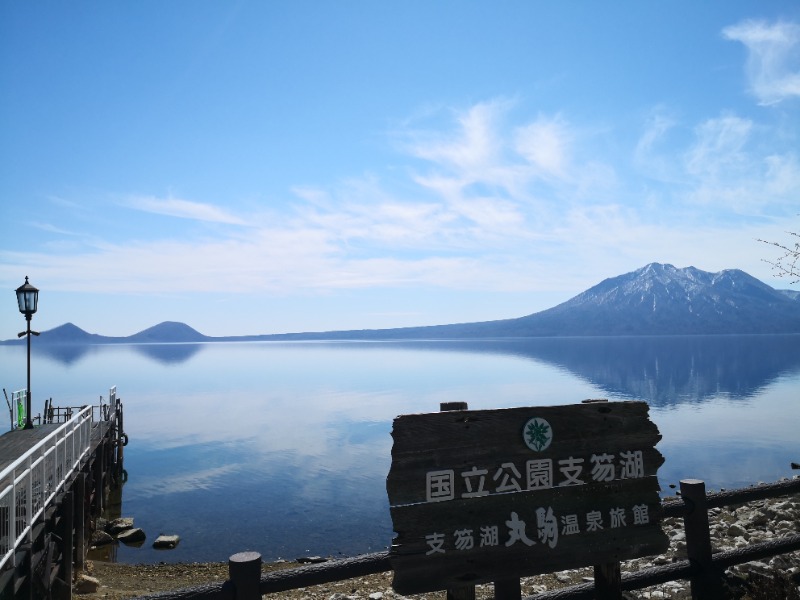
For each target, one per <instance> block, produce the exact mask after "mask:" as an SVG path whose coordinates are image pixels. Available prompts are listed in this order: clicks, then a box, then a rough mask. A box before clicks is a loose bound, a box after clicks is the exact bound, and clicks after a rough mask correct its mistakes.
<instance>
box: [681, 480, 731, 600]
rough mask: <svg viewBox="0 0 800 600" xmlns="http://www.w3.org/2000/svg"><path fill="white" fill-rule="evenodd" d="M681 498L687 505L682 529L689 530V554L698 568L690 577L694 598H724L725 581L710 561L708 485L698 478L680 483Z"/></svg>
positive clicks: (687, 551)
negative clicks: (723, 581) (723, 584)
mask: <svg viewBox="0 0 800 600" xmlns="http://www.w3.org/2000/svg"><path fill="white" fill-rule="evenodd" d="M680 483H681V497H682V498H683V502H684V504H685V505H686V506H685V511H686V512H685V513H684V516H683V527H684V529H685V531H686V554H687V555H688V558H689V562H690V563H692V565H694V566H696V567H697V568H698V573H697V574H696V575H694V576H692V578H691V584H692V598H693V599H694V600H700V599H703V598H720V597H722V578H721V577H720V573H719V572H718V570H717V569H715V568H714V565H713V563H712V562H711V532H710V531H709V529H708V504H707V502H706V484H705V483H704V482H703V481H701V480H699V479H682V480H681V482H680Z"/></svg>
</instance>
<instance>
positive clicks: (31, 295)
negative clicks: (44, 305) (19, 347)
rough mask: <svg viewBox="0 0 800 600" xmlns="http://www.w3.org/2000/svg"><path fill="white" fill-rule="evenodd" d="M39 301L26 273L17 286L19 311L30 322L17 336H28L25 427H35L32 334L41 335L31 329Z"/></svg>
mask: <svg viewBox="0 0 800 600" xmlns="http://www.w3.org/2000/svg"><path fill="white" fill-rule="evenodd" d="M38 303H39V290H37V289H36V288H35V287H33V286H32V285H31V284H30V283H28V277H27V275H26V276H25V283H23V284H22V285H21V286H19V287H18V288H17V304H19V312H21V313H22V314H23V315H25V320H26V321H27V322H28V330H27V331H23V332H22V333H20V334H18V335H17V337H22V336H23V335H27V336H28V389H27V391H26V392H25V427H23V429H33V421H31V335H39V332H38V331H31V317H32V316H33V313H35V312H36V305H37V304H38Z"/></svg>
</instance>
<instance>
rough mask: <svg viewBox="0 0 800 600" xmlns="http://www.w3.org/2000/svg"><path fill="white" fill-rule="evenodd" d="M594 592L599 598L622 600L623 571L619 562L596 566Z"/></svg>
mask: <svg viewBox="0 0 800 600" xmlns="http://www.w3.org/2000/svg"><path fill="white" fill-rule="evenodd" d="M594 593H595V598H597V600H622V573H621V572H620V564H619V562H610V563H603V564H602V565H595V566H594Z"/></svg>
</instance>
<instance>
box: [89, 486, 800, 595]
mask: <svg viewBox="0 0 800 600" xmlns="http://www.w3.org/2000/svg"><path fill="white" fill-rule="evenodd" d="M709 524H710V530H711V541H712V547H713V548H714V550H715V551H722V550H732V549H735V548H742V547H744V546H747V545H748V544H752V543H756V542H761V541H766V540H769V539H772V538H775V537H780V536H783V535H789V534H797V533H800V494H794V495H790V496H784V497H780V498H773V499H770V500H758V501H755V502H750V503H747V504H740V505H734V506H729V507H726V508H714V509H711V510H710V511H709ZM662 526H663V528H664V531H665V532H666V533H667V535H668V537H669V538H670V546H669V549H668V551H667V552H665V553H664V554H662V555H658V556H648V557H644V558H639V559H634V560H630V561H625V562H623V563H622V572H623V573H626V572H636V571H639V570H641V569H645V568H650V567H654V566H658V565H668V564H671V563H673V562H676V561H680V560H685V558H686V542H685V534H684V532H683V523H682V519H680V518H675V517H670V518H666V519H663V520H662ZM332 560H333V559H332ZM299 566H303V565H302V564H301V563H299V562H297V561H277V562H272V563H264V564H263V565H262V572H264V573H267V572H271V571H275V570H281V569H290V568H296V567H299ZM85 574H86V575H89V576H91V577H94V578H96V580H97V581H98V583H99V587H97V589H96V591H93V592H91V593H79V590H77V589H76V590H75V597H76V598H78V599H85V600H128V599H130V598H135V597H138V596H143V595H149V594H156V593H160V592H166V591H174V590H179V589H185V588H191V587H197V586H200V585H206V584H213V583H220V584H221V583H222V582H224V581H226V580H227V578H228V564H227V562H225V563H159V564H152V565H146V564H140V565H129V564H121V563H107V562H100V561H87V569H86V570H85ZM592 578H593V570H592V568H591V567H588V568H582V569H570V570H566V571H562V572H558V573H548V574H544V575H536V576H533V577H525V578H522V594H523V596H529V595H535V594H539V593H542V592H545V591H549V590H554V589H559V588H564V587H569V586H571V585H576V584H580V583H585V582H586V580H587V579H588V580H592ZM391 582H392V572H391V571H388V572H385V573H378V574H375V575H368V576H364V577H357V578H354V579H347V580H342V581H336V582H331V583H327V584H321V585H316V586H310V587H307V588H299V589H296V590H290V591H286V592H281V593H278V594H271V595H269V596H268V597H274V598H287V599H292V600H382V599H383V600H390V599H396V598H402V596H400V595H398V594H395V592H394V591H393V590H392V588H391ZM726 585H727V587H728V588H729V591H730V595H729V596H728V597H730V598H741V599H747V600H750V599H752V600H758V599H762V598H763V599H773V598H774V599H775V600H787V599H790V598H797V599H800V587H798V586H800V551H797V552H792V553H789V554H783V555H778V556H774V557H771V558H767V559H764V560H763V561H753V562H749V563H745V564H742V565H737V566H735V567H732V568H730V569H728V570H727V571H726ZM626 594H627V595H625V597H626V598H632V599H634V598H635V599H648V600H649V599H653V598H671V599H675V600H684V599H689V598H691V591H690V588H689V582H688V581H683V580H680V581H671V582H668V583H665V584H662V585H659V586H654V587H650V588H644V589H641V590H635V591H633V592H626ZM770 594H772V595H770ZM493 596H494V587H493V586H492V585H491V584H485V585H479V586H476V600H484V599H489V598H492V597H493ZM413 598H418V599H420V600H427V599H431V600H433V599H436V600H438V599H444V598H445V592H433V593H427V594H419V595H416V596H413Z"/></svg>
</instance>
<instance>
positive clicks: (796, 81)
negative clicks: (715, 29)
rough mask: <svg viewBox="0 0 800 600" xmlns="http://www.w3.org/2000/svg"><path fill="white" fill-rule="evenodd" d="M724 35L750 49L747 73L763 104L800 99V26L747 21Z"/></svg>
mask: <svg viewBox="0 0 800 600" xmlns="http://www.w3.org/2000/svg"><path fill="white" fill-rule="evenodd" d="M722 34H723V36H724V37H725V38H726V39H729V40H734V41H738V42H741V43H742V44H744V45H745V46H746V47H747V63H746V73H747V77H748V80H749V84H750V89H751V91H752V93H753V94H754V95H755V96H756V98H758V101H759V103H760V104H765V105H770V104H777V103H779V102H782V101H784V100H787V99H791V98H797V97H799V96H800V25H798V24H797V23H791V22H776V23H768V22H766V21H761V20H748V21H743V22H741V23H738V24H736V25H732V26H730V27H726V28H725V29H723V31H722Z"/></svg>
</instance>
